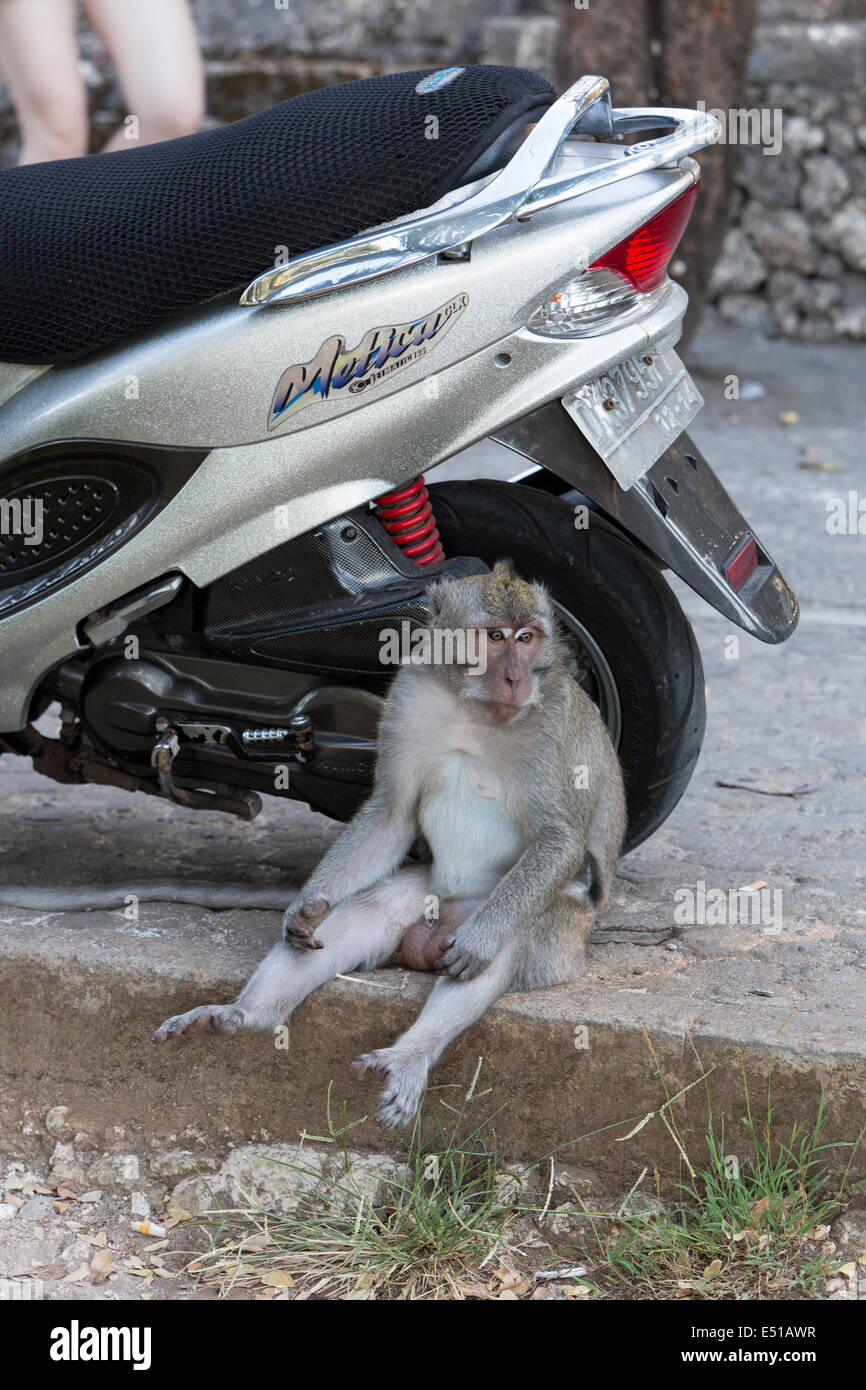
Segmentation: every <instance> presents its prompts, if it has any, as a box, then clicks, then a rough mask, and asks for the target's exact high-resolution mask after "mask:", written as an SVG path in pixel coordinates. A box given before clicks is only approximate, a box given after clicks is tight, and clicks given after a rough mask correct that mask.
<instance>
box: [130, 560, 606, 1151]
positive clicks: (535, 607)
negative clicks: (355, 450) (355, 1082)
mask: <svg viewBox="0 0 866 1390" xmlns="http://www.w3.org/2000/svg"><path fill="white" fill-rule="evenodd" d="M429 597H430V604H431V609H432V618H431V624H430V629H429V631H430V637H431V639H432V640H431V642H430V649H431V651H432V652H433V659H432V661H431V663H430V664H428V665H412V666H404V667H403V668H402V669H401V670H400V672H399V674H398V675H397V677H396V679H395V681H394V683H393V686H392V688H391V692H390V695H389V697H388V701H387V704H386V707H385V711H384V714H383V717H382V723H381V729H380V740H379V756H378V762H377V765H376V779H375V786H374V789H373V792H372V794H371V796H370V798H369V800H368V801H367V802H366V803H365V805H364V806H362V808H361V809H360V811H359V812H358V813H357V815H356V816H355V817H354V819H353V820H352V821H351V822H350V824H349V825H348V826H347V827H346V829H345V830H344V831H343V833H342V834H341V835H340V837H339V838H338V839H337V840H336V841H335V843H334V845H333V846H332V847H331V849H330V850H329V851H328V853H327V854H326V855H325V857H324V859H323V860H322V862H321V863H320V864H319V866H318V868H317V869H316V870H315V871H314V872H313V874H312V875H311V876H310V878H309V880H308V881H307V883H306V884H305V885H304V887H303V888H302V890H301V891H300V893H299V894H298V896H297V897H296V898H295V900H294V901H293V902H292V903H291V904H290V906H289V907H288V909H287V910H286V913H285V917H284V919H283V937H284V940H283V941H282V942H281V943H280V944H279V945H277V946H275V947H274V948H273V950H272V951H271V952H270V954H269V955H268V956H267V958H266V959H265V960H264V961H263V963H262V964H261V965H260V966H259V968H258V970H257V971H256V972H255V974H254V975H253V977H252V979H251V980H250V981H249V983H248V984H247V985H246V987H245V988H244V989H243V991H242V992H241V994H240V995H239V997H238V999H237V1000H236V1001H235V1002H234V1003H233V1004H204V1005H202V1006H200V1007H199V1008H197V1009H191V1010H190V1011H189V1013H185V1014H181V1015H179V1016H178V1017H176V1018H169V1019H167V1020H166V1022H165V1023H163V1025H162V1027H161V1028H159V1029H158V1030H157V1032H156V1034H155V1035H154V1036H155V1038H156V1040H157V1041H159V1042H164V1041H166V1040H167V1039H169V1038H176V1037H179V1036H180V1034H182V1033H186V1032H188V1031H190V1030H191V1029H198V1028H203V1027H204V1028H215V1029H216V1030H217V1031H219V1032H221V1033H234V1032H237V1031H238V1030H239V1029H244V1028H260V1029H272V1028H274V1027H275V1026H277V1025H278V1024H280V1023H282V1022H283V1021H284V1020H285V1019H286V1018H287V1017H288V1015H289V1014H291V1012H292V1010H293V1009H295V1008H296V1007H297V1005H298V1004H300V1002H301V1000H302V999H304V998H306V996H307V995H308V994H309V993H310V992H311V991H312V990H314V989H316V988H317V986H318V985H321V984H323V983H324V982H325V981H326V980H331V979H333V978H334V976H335V975H337V974H341V973H344V972H347V971H352V970H365V969H370V968H371V967H373V966H376V965H384V964H394V965H403V966H407V967H410V968H412V969H416V970H431V969H432V970H436V971H437V972H439V975H440V978H439V979H438V980H437V982H436V985H435V986H434V988H433V990H432V992H431V994H430V996H429V998H428V1000H427V1002H426V1004H425V1005H424V1008H423V1009H422V1011H421V1013H420V1015H419V1017H418V1019H417V1020H416V1022H415V1023H414V1024H413V1025H412V1027H411V1028H409V1029H408V1031H407V1032H406V1033H404V1034H403V1036H402V1037H400V1038H398V1039H397V1041H396V1042H395V1043H393V1044H392V1045H391V1046H390V1047H383V1048H380V1049H378V1050H377V1051H375V1052H368V1053H367V1054H366V1055H365V1056H363V1057H361V1058H359V1059H358V1061H357V1062H356V1063H355V1066H356V1067H357V1068H358V1070H359V1071H361V1072H363V1071H367V1070H372V1071H377V1072H379V1073H381V1074H382V1076H384V1077H385V1089H384V1091H383V1093H382V1096H381V1102H380V1108H379V1112H378V1119H379V1121H380V1123H381V1124H382V1125H384V1126H386V1127H389V1128H390V1127H394V1126H398V1125H402V1124H405V1123H407V1122H408V1121H409V1120H411V1119H412V1117H413V1116H414V1114H415V1112H416V1110H417V1107H418V1104H419V1102H420V1099H421V1096H422V1093H423V1091H424V1087H425V1084H426V1081H427V1075H428V1073H429V1070H430V1068H431V1066H432V1065H433V1064H434V1063H435V1062H436V1060H437V1059H438V1058H439V1056H440V1055H441V1053H442V1052H443V1050H444V1049H445V1048H446V1047H447V1045H448V1043H449V1042H451V1041H452V1040H453V1039H454V1038H456V1037H457V1036H458V1034H460V1033H462V1032H463V1030H464V1029H465V1028H468V1027H469V1025H470V1024H472V1023H474V1022H475V1020H476V1019H478V1018H480V1016H481V1015H482V1014H483V1013H484V1011H485V1010H486V1009H487V1008H489V1006H490V1005H491V1004H492V1003H493V1001H494V1000H495V999H497V998H498V997H499V996H500V995H501V994H504V993H506V992H508V991H510V990H526V989H535V988H538V987H541V986H545V985H555V984H560V983H562V982H563V981H566V980H570V979H572V978H574V976H575V975H576V974H577V973H578V972H579V970H580V966H581V961H582V958H583V955H584V952H585V949H586V942H587V937H588V934H589V928H590V925H591V921H592V915H593V912H594V910H595V909H597V908H600V907H604V905H605V904H606V902H607V900H608V896H609V893H610V888H611V882H612V879H613V875H614V870H615V865H616V860H617V855H618V853H619V850H620V846H621V843H622V837H623V832H624V829H625V797H624V792H623V783H622V775H621V772H620V768H619V763H618V761H617V757H616V753H615V752H614V749H613V747H612V745H611V742H610V739H609V738H608V734H607V730H606V729H605V726H604V724H603V722H602V720H601V717H600V715H599V713H598V711H597V710H596V708H595V706H594V705H593V703H592V701H591V700H590V699H589V698H588V696H586V695H585V694H584V693H583V691H582V690H581V689H580V688H579V686H578V685H577V684H576V683H575V681H574V680H573V679H572V677H571V675H570V674H569V672H568V670H567V668H566V664H565V660H564V649H563V645H562V640H561V638H560V637H559V635H558V633H557V630H556V623H555V619H554V615H553V608H552V604H551V601H550V598H549V596H548V595H547V593H546V592H545V591H544V590H543V589H542V588H540V587H539V586H538V585H534V584H529V583H526V582H525V581H523V580H521V579H519V578H517V577H516V576H515V575H514V573H513V572H512V570H511V568H510V567H509V566H508V565H507V564H503V563H500V564H497V566H496V567H495V569H494V570H493V571H492V573H489V574H485V575H477V576H472V577H471V578H468V579H458V580H448V581H444V582H441V583H438V584H435V585H434V586H432V587H431V589H430V591H429ZM455 634H456V635H457V636H458V637H459V636H461V635H462V636H464V637H465V636H466V635H467V634H476V635H480V638H481V639H482V641H481V643H480V645H479V647H478V651H479V653H483V654H484V656H485V657H486V667H485V663H484V661H483V660H481V659H479V660H478V661H477V663H476V664H475V665H474V666H473V665H471V664H470V663H469V661H468V659H466V660H457V661H448V660H437V659H436V653H437V651H438V652H439V653H440V654H441V652H442V651H443V650H444V649H445V647H446V645H447V640H448V639H453V638H454V636H455ZM437 640H438V647H437ZM470 645H471V644H470ZM454 654H455V650H454V643H453V641H452V645H451V650H450V652H449V655H454ZM456 654H457V655H460V654H461V653H459V652H457V653H456ZM462 655H464V656H465V655H466V653H465V652H464V653H462ZM482 668H484V669H482ZM419 836H423V838H424V839H425V840H426V842H427V844H428V846H429V849H430V853H431V856H432V862H431V863H429V864H427V865H424V866H421V865H412V866H411V867H401V865H402V864H403V861H404V859H405V858H406V855H407V853H408V851H409V849H410V847H411V846H412V844H413V842H414V841H415V840H416V838H418V837H419Z"/></svg>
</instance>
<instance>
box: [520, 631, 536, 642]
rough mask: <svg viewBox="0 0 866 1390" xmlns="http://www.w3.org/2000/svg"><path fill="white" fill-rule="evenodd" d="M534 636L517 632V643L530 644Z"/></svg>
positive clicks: (530, 633)
mask: <svg viewBox="0 0 866 1390" xmlns="http://www.w3.org/2000/svg"><path fill="white" fill-rule="evenodd" d="M534 636H535V633H534V632H519V633H518V634H517V640H518V642H531V641H532V639H533V637H534Z"/></svg>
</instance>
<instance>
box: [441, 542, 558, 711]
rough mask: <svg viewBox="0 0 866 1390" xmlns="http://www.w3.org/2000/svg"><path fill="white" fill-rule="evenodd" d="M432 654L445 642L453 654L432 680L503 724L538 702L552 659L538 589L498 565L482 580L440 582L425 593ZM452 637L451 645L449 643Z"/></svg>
mask: <svg viewBox="0 0 866 1390" xmlns="http://www.w3.org/2000/svg"><path fill="white" fill-rule="evenodd" d="M429 597H430V605H431V610H432V620H431V624H430V632H431V635H432V637H433V639H434V643H433V650H434V652H436V651H438V650H439V647H440V646H441V647H442V649H443V651H444V650H445V647H446V644H445V643H444V641H443V642H439V641H437V640H436V639H445V638H446V637H447V638H449V639H452V641H451V646H450V651H452V652H455V651H459V655H457V656H456V659H455V657H454V656H452V657H450V658H446V659H445V660H443V661H442V662H436V660H435V657H434V664H435V665H436V670H437V675H438V678H439V679H440V680H442V681H444V682H445V683H446V684H448V685H449V686H450V688H451V689H452V690H453V691H454V692H455V693H456V694H457V695H458V696H459V697H460V698H461V699H462V700H467V701H470V702H471V703H472V706H473V708H474V709H475V710H477V711H478V713H479V714H481V715H482V716H483V717H484V718H485V719H488V720H490V721H491V722H493V723H498V724H509V723H513V722H514V721H515V720H516V719H519V718H521V717H522V716H523V715H524V714H525V712H526V711H527V710H528V709H529V708H531V707H532V706H533V705H536V704H539V703H540V700H541V695H540V681H541V678H542V676H543V673H544V672H545V671H546V670H548V669H549V667H550V664H551V661H552V660H553V657H554V651H553V648H554V636H553V633H554V620H553V612H552V606H551V603H550V599H549V597H548V595H547V593H546V592H545V590H544V589H543V588H541V586H540V585H537V584H528V583H527V582H526V581H525V580H522V579H518V578H517V576H516V575H515V574H514V572H513V571H512V569H511V567H510V565H508V564H506V563H503V562H501V561H500V562H499V564H497V565H496V566H495V568H494V569H493V571H492V572H491V573H490V574H487V575H477V576H476V575H472V576H470V577H469V578H466V579H456V580H446V581H444V582H441V583H439V584H436V585H434V586H433V587H432V588H431V590H430V591H429ZM453 639H459V640H457V641H455V640H453Z"/></svg>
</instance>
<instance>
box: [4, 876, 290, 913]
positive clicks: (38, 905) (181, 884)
mask: <svg viewBox="0 0 866 1390" xmlns="http://www.w3.org/2000/svg"><path fill="white" fill-rule="evenodd" d="M296 892H297V889H296V888H294V887H293V886H292V885H291V884H284V885H282V886H280V885H278V886H275V887H273V888H267V887H265V886H263V885H260V884H252V883H199V882H196V881H195V880H193V879H189V880H186V881H184V880H183V879H177V880H171V879H165V880H157V881H155V882H152V883H124V884H117V883H116V884H108V883H107V884H95V885H93V886H92V887H89V888H22V887H14V886H0V906H3V907H26V908H31V909H33V910H35V911H36V912H96V911H99V910H104V909H106V908H112V907H127V906H129V904H130V903H131V902H133V901H137V902H140V903H190V904H192V906H194V907H207V908H211V909H212V910H213V911H214V912H227V911H228V910H229V909H231V908H262V909H265V910H268V909H270V910H273V911H274V912H284V911H285V909H286V907H287V906H288V904H289V903H290V902H291V900H292V898H293V897H294V895H295V893H296Z"/></svg>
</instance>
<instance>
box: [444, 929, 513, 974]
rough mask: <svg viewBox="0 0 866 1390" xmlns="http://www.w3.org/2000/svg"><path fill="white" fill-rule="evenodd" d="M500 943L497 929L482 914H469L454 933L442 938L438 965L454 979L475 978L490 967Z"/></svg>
mask: <svg viewBox="0 0 866 1390" xmlns="http://www.w3.org/2000/svg"><path fill="white" fill-rule="evenodd" d="M499 946H500V938H499V937H498V936H497V934H496V932H495V931H493V930H492V929H491V927H490V926H489V925H486V924H485V923H484V922H483V920H481V919H480V918H479V917H478V916H472V917H468V918H467V919H466V921H465V922H464V923H463V925H462V927H458V928H457V930H456V932H455V933H454V935H453V936H448V937H446V938H445V940H444V941H443V942H442V955H441V956H440V957H439V959H438V961H437V962H436V965H435V969H436V970H440V971H442V972H443V973H444V974H448V975H450V976H451V978H452V979H453V980H474V979H475V976H476V975H480V974H481V972H482V970H486V969H487V967H488V965H489V964H490V962H491V961H492V960H493V957H494V956H495V955H496V952H497V950H498V949H499Z"/></svg>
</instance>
